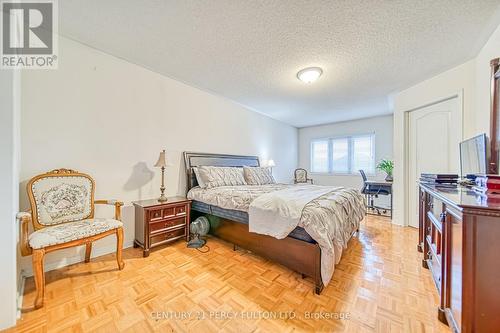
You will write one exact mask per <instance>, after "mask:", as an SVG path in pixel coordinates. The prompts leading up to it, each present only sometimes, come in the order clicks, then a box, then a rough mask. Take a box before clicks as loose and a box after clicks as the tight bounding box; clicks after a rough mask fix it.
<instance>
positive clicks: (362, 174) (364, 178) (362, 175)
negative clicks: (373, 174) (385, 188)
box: [359, 170, 368, 183]
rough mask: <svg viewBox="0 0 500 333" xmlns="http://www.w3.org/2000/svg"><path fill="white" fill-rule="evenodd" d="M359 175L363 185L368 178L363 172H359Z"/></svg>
mask: <svg viewBox="0 0 500 333" xmlns="http://www.w3.org/2000/svg"><path fill="white" fill-rule="evenodd" d="M359 173H360V174H361V177H362V178H363V183H364V182H366V181H367V180H368V178H367V177H366V173H365V171H364V170H359Z"/></svg>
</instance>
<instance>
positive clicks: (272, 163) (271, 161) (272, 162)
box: [267, 160, 276, 167]
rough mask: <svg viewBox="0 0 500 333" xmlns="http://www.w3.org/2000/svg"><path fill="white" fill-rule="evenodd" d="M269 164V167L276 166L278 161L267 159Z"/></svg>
mask: <svg viewBox="0 0 500 333" xmlns="http://www.w3.org/2000/svg"><path fill="white" fill-rule="evenodd" d="M267 166H268V167H275V166H276V163H274V160H269V161H267Z"/></svg>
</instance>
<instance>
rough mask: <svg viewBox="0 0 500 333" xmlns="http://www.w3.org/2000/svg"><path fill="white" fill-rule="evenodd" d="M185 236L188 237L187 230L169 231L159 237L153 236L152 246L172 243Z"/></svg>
mask: <svg viewBox="0 0 500 333" xmlns="http://www.w3.org/2000/svg"><path fill="white" fill-rule="evenodd" d="M184 236H186V228H182V229H177V230H173V231H168V232H165V233H161V234H159V235H154V236H151V246H154V245H158V244H161V243H165V242H168V241H172V240H174V239H177V238H181V237H184Z"/></svg>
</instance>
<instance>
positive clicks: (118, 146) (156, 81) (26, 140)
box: [20, 38, 297, 273]
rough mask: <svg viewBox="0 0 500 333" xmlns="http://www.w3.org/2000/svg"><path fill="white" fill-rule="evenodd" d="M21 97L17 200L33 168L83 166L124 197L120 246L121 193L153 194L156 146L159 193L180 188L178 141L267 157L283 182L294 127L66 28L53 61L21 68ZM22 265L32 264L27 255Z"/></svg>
mask: <svg viewBox="0 0 500 333" xmlns="http://www.w3.org/2000/svg"><path fill="white" fill-rule="evenodd" d="M22 100H23V106H22V163H21V172H20V176H21V189H22V191H21V192H22V193H21V204H22V207H23V208H27V206H28V202H27V199H26V194H25V190H24V186H25V184H26V182H27V181H28V180H29V179H30V178H31V177H33V176H34V175H36V174H39V173H42V172H46V171H48V170H51V169H55V168H61V167H65V168H72V169H76V170H79V171H82V172H86V173H89V174H90V175H92V176H93V177H94V178H95V180H96V184H97V186H96V198H98V199H111V198H116V199H120V200H124V201H125V202H126V207H125V208H124V214H123V220H124V223H125V245H126V246H130V245H131V244H132V241H133V238H134V226H133V225H134V218H133V208H132V207H131V206H130V202H131V201H133V200H139V199H146V198H155V197H157V196H159V184H160V173H159V170H157V169H154V168H153V164H154V163H155V162H156V159H157V157H158V153H159V151H160V150H161V149H166V151H167V158H168V160H169V161H170V162H171V163H172V166H171V167H169V168H167V170H166V188H167V190H166V192H167V194H168V195H176V194H185V193H184V190H185V186H184V185H185V171H184V168H183V164H182V160H181V157H182V156H181V154H182V152H183V151H186V150H187V151H199V152H213V153H229V154H245V155H246V154H249V155H258V156H260V157H261V158H262V159H271V158H272V159H274V161H275V162H276V167H275V168H274V173H275V176H276V177H277V179H278V180H279V181H285V182H288V181H291V179H292V177H293V176H292V173H293V170H294V169H295V167H296V165H297V129H296V128H294V127H291V126H288V125H285V124H283V123H281V122H278V121H275V120H272V119H271V118H268V117H266V116H263V115H260V114H257V113H255V112H252V111H249V110H248V109H246V108H244V107H242V106H240V105H238V104H236V103H233V102H231V101H229V100H227V99H224V98H221V97H217V96H214V95H211V94H209V93H207V92H204V91H201V90H198V89H195V88H192V87H190V86H187V85H185V84H182V83H179V82H177V81H174V80H172V79H169V78H166V77H164V76H161V75H159V74H157V73H154V72H151V71H149V70H146V69H144V68H142V67H139V66H136V65H134V64H131V63H128V62H126V61H123V60H121V59H118V58H115V57H113V56H110V55H108V54H105V53H102V52H100V51H97V50H95V49H92V48H89V47H87V46H84V45H82V44H79V43H77V42H74V41H71V40H68V39H66V38H60V40H59V69H58V70H53V71H26V72H24V73H23V80H22ZM101 213H105V214H111V213H112V212H111V209H106V211H102V210H101ZM98 214H99V210H98ZM114 248H115V240H114V239H112V238H110V239H106V240H101V241H99V242H98V243H97V244H96V245H95V247H94V250H93V253H94V254H95V255H98V254H103V253H106V252H110V251H114ZM67 258H69V259H67ZM82 258H83V252H82V248H80V249H79V252H77V251H75V249H69V250H67V251H64V252H63V251H60V252H56V253H53V254H49V255H48V258H47V261H46V262H47V263H46V268H49V269H52V268H55V267H60V266H62V265H64V264H67V263H70V262H74V261H77V260H81V259H82ZM22 267H23V268H24V269H25V270H26V271H27V272H28V273H30V272H31V264H30V262H29V260H26V261H24V262H23V263H22Z"/></svg>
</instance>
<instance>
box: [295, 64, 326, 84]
mask: <svg viewBox="0 0 500 333" xmlns="http://www.w3.org/2000/svg"><path fill="white" fill-rule="evenodd" d="M321 74H323V70H322V69H321V68H319V67H308V68H304V69H302V70H300V71H299V72H298V73H297V78H298V79H299V80H300V81H302V82H305V83H313V82H314V81H316V80H317V79H319V77H320V76H321Z"/></svg>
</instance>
